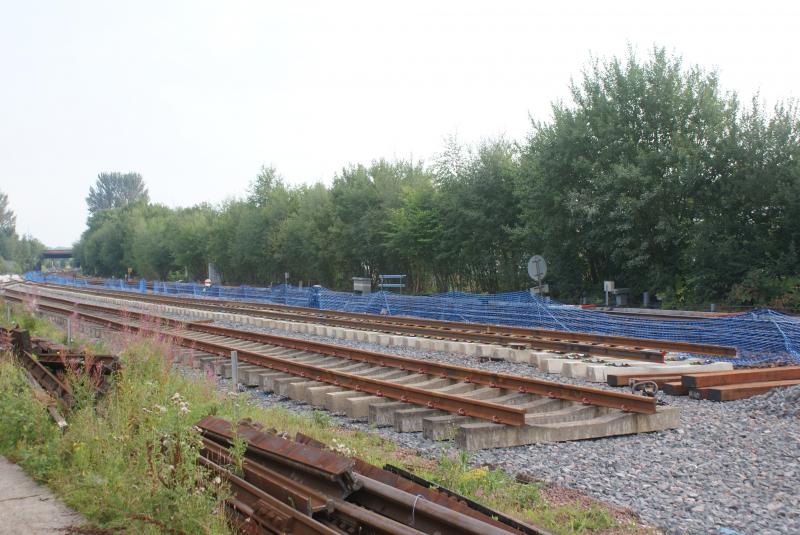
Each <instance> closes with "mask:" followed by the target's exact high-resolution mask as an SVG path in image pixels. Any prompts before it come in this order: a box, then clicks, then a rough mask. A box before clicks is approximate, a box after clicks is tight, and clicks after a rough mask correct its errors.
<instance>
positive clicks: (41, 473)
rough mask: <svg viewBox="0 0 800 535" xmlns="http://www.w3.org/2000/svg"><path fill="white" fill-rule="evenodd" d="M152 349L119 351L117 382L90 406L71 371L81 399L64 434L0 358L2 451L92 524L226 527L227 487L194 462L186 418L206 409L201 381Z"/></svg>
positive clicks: (145, 529) (87, 392) (195, 444)
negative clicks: (185, 374) (223, 504)
mask: <svg viewBox="0 0 800 535" xmlns="http://www.w3.org/2000/svg"><path fill="white" fill-rule="evenodd" d="M153 347H154V346H152V345H149V344H139V345H134V346H132V347H130V348H129V349H128V350H126V351H125V352H124V353H123V355H122V362H123V368H122V371H121V372H120V373H119V375H118V377H117V380H116V387H115V388H114V389H112V390H111V391H110V393H109V394H108V396H107V397H106V398H103V399H100V400H98V401H97V404H95V403H92V402H89V400H90V399H92V398H93V394H92V393H91V392H92V389H91V388H90V385H89V384H88V381H86V380H82V379H81V378H80V377H78V376H73V377H72V378H71V385H72V388H73V391H74V392H75V397H76V399H79V400H84V401H85V402H83V403H78V404H77V408H76V409H75V410H74V411H73V412H72V413H71V414H69V415H68V416H67V419H68V426H67V428H66V429H65V431H64V433H63V435H62V434H61V433H60V432H59V431H58V429H57V427H56V425H55V424H54V423H52V422H51V421H50V420H49V416H48V415H47V412H46V411H45V410H44V405H43V401H40V400H38V399H36V398H35V397H34V396H33V394H32V393H31V390H30V389H29V388H28V386H27V384H26V381H25V379H24V375H23V374H22V372H21V370H20V368H18V367H17V366H14V365H13V364H12V362H11V361H10V360H6V361H4V362H2V363H0V451H2V453H3V454H4V455H7V456H9V457H10V458H11V459H12V460H14V461H15V462H18V463H19V464H21V465H22V466H23V467H24V468H25V469H26V470H28V471H29V472H30V473H31V474H32V475H34V476H35V477H36V478H38V479H41V480H44V481H46V482H47V483H48V484H50V485H51V486H53V487H54V489H55V490H56V492H57V493H58V494H60V495H61V496H62V497H63V498H64V500H65V501H66V502H67V504H68V505H70V506H72V507H74V508H75V509H76V510H78V511H79V512H81V513H82V514H84V515H85V516H86V517H87V518H88V519H89V520H90V521H91V522H92V523H93V524H95V525H97V526H98V527H103V528H122V527H126V528H127V529H131V530H133V531H135V532H136V533H161V532H162V529H161V527H163V526H170V527H171V528H174V529H176V530H177V531H178V532H182V533H228V528H227V527H226V525H225V519H224V516H223V514H222V512H221V511H222V507H221V500H222V499H223V498H224V496H225V492H226V491H225V489H224V488H222V487H221V485H219V484H216V483H215V482H214V481H213V480H212V478H211V477H210V476H209V475H208V474H206V472H205V471H204V470H203V469H201V468H200V467H198V466H197V463H196V460H197V457H198V455H199V447H200V440H199V434H198V433H197V431H196V430H195V429H194V428H193V425H192V424H193V422H195V421H196V420H197V418H198V414H206V413H207V412H208V411H209V410H210V406H211V405H213V402H209V401H207V400H208V398H209V396H208V394H209V393H210V392H209V387H208V386H204V385H202V384H196V383H191V382H188V381H186V380H184V379H182V378H180V377H178V376H177V374H175V373H173V372H171V371H170V369H169V365H168V363H167V362H166V361H165V360H164V359H163V355H162V353H161V351H160V350H158V349H156V350H154V349H153ZM83 379H85V378H83Z"/></svg>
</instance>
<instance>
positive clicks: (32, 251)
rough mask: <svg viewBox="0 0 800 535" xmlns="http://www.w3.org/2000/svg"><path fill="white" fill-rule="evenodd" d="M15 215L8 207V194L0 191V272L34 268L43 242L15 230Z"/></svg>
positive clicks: (17, 271)
mask: <svg viewBox="0 0 800 535" xmlns="http://www.w3.org/2000/svg"><path fill="white" fill-rule="evenodd" d="M16 223H17V216H16V215H15V214H14V212H12V211H11V209H10V208H9V207H8V195H6V194H5V193H3V192H2V191H0V273H9V272H10V273H24V272H25V271H30V270H32V269H34V268H35V266H36V264H37V262H38V260H39V255H40V254H41V252H42V251H43V250H44V244H42V243H41V242H40V241H39V240H37V239H35V238H34V237H32V236H29V235H27V234H25V235H23V236H22V238H20V237H19V236H18V235H17V232H16Z"/></svg>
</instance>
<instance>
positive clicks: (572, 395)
mask: <svg viewBox="0 0 800 535" xmlns="http://www.w3.org/2000/svg"><path fill="white" fill-rule="evenodd" d="M15 293H20V292H15ZM72 304H73V306H76V307H77V308H78V309H80V308H87V309H90V310H98V311H102V312H105V313H109V314H114V315H121V314H123V312H121V311H120V310H118V309H114V308H110V307H104V306H101V305H93V304H82V303H77V302H74V301H73V302H72ZM40 306H42V305H40ZM69 312H71V311H69ZM62 313H63V312H62ZM78 313H80V314H84V313H82V312H78ZM125 314H128V315H129V316H130V317H132V318H135V319H143V318H151V319H153V320H160V321H162V322H165V323H167V324H168V325H170V326H172V327H185V328H187V329H188V330H190V331H198V332H201V333H206V334H215V335H219V336H227V337H231V338H236V339H239V340H248V341H253V342H258V343H264V344H270V345H279V346H282V347H287V348H290V349H298V350H301V351H310V352H313V353H318V354H323V355H328V356H333V357H339V358H345V359H349V360H355V361H360V362H366V363H370V364H374V365H380V366H388V367H394V368H400V369H403V370H405V371H409V372H414V373H424V374H428V375H433V376H437V377H442V378H447V379H451V380H454V381H461V382H467V383H474V384H479V385H483V386H489V387H494V388H505V389H509V390H514V391H517V392H520V393H527V394H535V395H540V396H545V397H550V398H555V399H564V400H568V401H576V402H579V403H583V404H586V405H597V406H602V407H610V408H616V409H620V410H623V411H626V412H637V413H642V414H653V413H655V412H656V400H655V399H654V398H648V397H645V396H637V395H633V394H626V393H618V392H609V391H607V390H602V389H599V388H591V387H584V386H576V385H567V384H563V383H556V382H553V381H545V380H541V379H533V378H528V377H519V376H514V375H508V374H499V373H491V372H486V371H483V370H478V369H474V368H465V367H461V366H454V365H451V364H443V363H436V362H429V361H420V360H416V359H410V358H407V357H399V356H396V355H389V354H386V353H378V352H373V351H366V350H362V349H355V348H351V347H345V346H337V345H332V344H324V343H320V342H313V341H310V340H299V339H296V338H288V337H283V336H276V335H270V334H264V333H255V332H249V331H240V330H236V329H230V328H226V327H217V326H212V325H208V324H205V323H191V322H188V323H183V322H179V321H177V320H173V319H170V318H163V317H159V316H151V315H147V314H142V313H139V312H128V313H125ZM89 316H91V315H89ZM101 320H102V321H108V319H107V318H101ZM133 327H136V326H133ZM137 328H138V327H137ZM177 338H178V341H179V342H180V343H181V345H185V346H186V347H192V346H191V344H192V342H194V343H195V344H196V345H195V346H194V347H195V348H197V349H203V350H206V351H208V352H210V353H214V354H220V355H222V354H225V355H227V353H224V352H225V351H228V352H229V351H230V350H233V349H235V350H237V351H239V355H240V358H243V360H248V359H250V362H252V363H254V364H259V365H263V366H266V367H269V368H271V369H278V370H279V371H283V372H285V373H291V374H294V375H300V376H301V377H306V378H310V379H311V380H320V381H322V382H328V383H331V384H335V385H337V386H342V387H345V388H350V389H352V390H356V391H359V390H362V391H367V392H369V393H373V394H375V395H379V396H381V395H385V396H386V397H390V398H393V399H400V400H401V401H409V402H412V403H416V404H421V405H426V406H429V407H430V406H431V405H433V407H434V408H437V409H441V410H444V411H448V412H456V413H458V414H462V411H461V410H459V409H462V410H463V411H464V414H465V415H468V416H476V417H478V418H483V419H491V420H493V421H498V420H497V419H495V418H491V415H488V416H489V417H488V418H487V414H486V413H485V412H484V411H482V410H481V408H477V413H476V414H469V413H468V412H466V408H465V407H464V406H463V405H458V406H453V404H452V403H451V402H450V400H443V401H442V403H440V404H437V403H436V400H435V399H431V397H430V396H431V394H430V393H428V392H426V391H424V390H422V391H421V392H420V396H419V397H416V395H415V398H412V397H411V396H408V395H405V394H403V393H402V391H403V390H407V391H408V392H409V393H411V392H412V390H421V389H413V388H412V387H399V386H398V385H395V384H394V383H388V382H385V381H378V380H376V379H369V380H368V379H367V378H365V377H361V376H352V375H349V374H344V373H343V372H335V371H333V370H328V369H324V368H319V369H318V370H319V371H318V372H317V369H315V370H312V369H311V368H315V367H313V366H311V365H307V364H300V363H291V362H289V361H286V360H284V359H280V358H275V357H268V356H265V355H262V354H259V353H255V352H252V351H246V350H245V351H242V350H241V349H238V348H236V347H230V346H226V345H220V344H214V343H211V342H205V341H198V340H196V339H193V338H191V337H187V336H186V335H185V334H184V335H178V336H177ZM181 339H182V341H181ZM304 367H305V369H303V368H304ZM290 370H293V371H290ZM304 374H305V375H304ZM337 376H341V377H337ZM345 376H347V377H345ZM316 377H320V379H316ZM370 382H371V383H372V384H371V385H369V387H368V388H369V390H367V383H370ZM378 383H381V384H378ZM423 393H424V394H423ZM396 396H397V397H396ZM437 396H444V395H443V394H437ZM449 397H452V398H455V399H456V400H458V401H459V402H462V403H463V401H464V400H465V399H466V398H462V397H457V396H449ZM423 398H424V399H423ZM415 399H416V401H415ZM473 402H474V401H473ZM501 406H502V405H501ZM508 409H510V408H509V407H506V410H508ZM521 419H522V420H523V421H522V423H518V422H520V416H519V415H515V416H512V415H509V421H502V419H500V421H499V422H498V423H508V424H509V425H523V424H524V417H522V418H521ZM515 422H517V423H515Z"/></svg>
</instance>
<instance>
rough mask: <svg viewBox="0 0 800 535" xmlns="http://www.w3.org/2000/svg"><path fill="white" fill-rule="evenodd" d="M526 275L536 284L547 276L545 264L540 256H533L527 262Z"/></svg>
mask: <svg viewBox="0 0 800 535" xmlns="http://www.w3.org/2000/svg"><path fill="white" fill-rule="evenodd" d="M528 275H530V277H531V278H532V279H533V280H535V281H536V282H541V281H542V279H543V278H544V276H545V275H547V262H545V261H544V257H542V256H541V255H538V254H537V255H533V256H532V257H531V258H530V260H528Z"/></svg>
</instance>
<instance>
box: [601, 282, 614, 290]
mask: <svg viewBox="0 0 800 535" xmlns="http://www.w3.org/2000/svg"><path fill="white" fill-rule="evenodd" d="M603 291H604V292H613V291H614V281H603Z"/></svg>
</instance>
